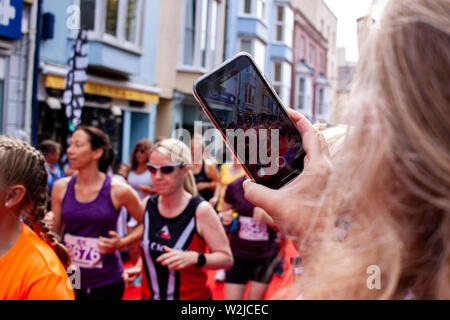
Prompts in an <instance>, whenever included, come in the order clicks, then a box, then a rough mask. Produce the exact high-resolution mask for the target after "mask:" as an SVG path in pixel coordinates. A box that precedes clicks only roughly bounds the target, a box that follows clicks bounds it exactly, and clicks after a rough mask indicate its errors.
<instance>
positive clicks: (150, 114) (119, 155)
mask: <svg viewBox="0 0 450 320" xmlns="http://www.w3.org/2000/svg"><path fill="white" fill-rule="evenodd" d="M61 73H63V71H62V70H60V71H59V74H58V72H56V70H55V69H52V68H51V67H48V66H47V67H44V68H43V70H42V73H41V79H40V81H41V86H40V87H41V90H40V93H39V100H40V103H39V123H38V132H37V136H38V141H42V140H43V139H52V140H55V141H58V142H59V143H61V144H62V145H63V147H64V149H65V147H67V137H68V135H69V131H68V121H67V118H66V116H65V111H64V105H63V104H62V103H61V100H62V93H63V90H64V88H65V79H64V76H62V74H61ZM84 92H85V106H84V107H83V112H82V117H81V123H82V125H91V126H94V127H97V128H99V129H101V130H102V131H104V132H105V133H106V134H107V135H108V136H109V137H110V140H111V143H112V147H113V149H114V151H115V162H117V163H119V162H128V156H129V152H130V150H131V149H132V148H133V146H134V143H135V142H136V141H138V140H140V139H142V138H148V139H150V140H154V127H155V123H154V119H155V114H154V113H155V112H156V105H157V104H158V102H159V91H158V89H157V88H153V87H148V86H143V85H139V84H135V83H131V82H129V81H114V80H108V79H105V78H100V77H97V76H91V75H88V81H87V82H86V84H85V88H84Z"/></svg>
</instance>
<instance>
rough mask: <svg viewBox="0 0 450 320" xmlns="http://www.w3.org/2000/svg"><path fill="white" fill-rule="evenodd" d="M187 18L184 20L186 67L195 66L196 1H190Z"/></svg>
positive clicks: (188, 2)
mask: <svg viewBox="0 0 450 320" xmlns="http://www.w3.org/2000/svg"><path fill="white" fill-rule="evenodd" d="M185 12H186V16H185V19H184V59H183V63H184V64H186V65H192V64H194V46H195V14H196V1H195V0H188V1H187V5H186V11H185Z"/></svg>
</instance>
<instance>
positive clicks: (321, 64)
mask: <svg viewBox="0 0 450 320" xmlns="http://www.w3.org/2000/svg"><path fill="white" fill-rule="evenodd" d="M319 63H320V73H323V74H324V75H325V59H324V54H323V52H320V60H319Z"/></svg>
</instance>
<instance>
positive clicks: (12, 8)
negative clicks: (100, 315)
mask: <svg viewBox="0 0 450 320" xmlns="http://www.w3.org/2000/svg"><path fill="white" fill-rule="evenodd" d="M0 3H1V5H2V6H3V7H4V8H2V12H8V14H3V15H0V16H1V17H2V18H1V19H0V132H1V133H4V134H12V135H16V136H21V137H22V138H23V139H26V140H30V141H32V142H33V143H38V142H39V141H41V140H42V139H47V138H50V139H53V140H56V141H59V142H61V143H62V144H63V145H64V144H65V143H66V141H65V138H66V137H67V135H68V128H67V121H66V119H65V112H64V105H63V104H62V93H63V90H64V88H65V75H66V74H67V61H68V58H69V54H70V51H71V47H72V45H73V43H74V40H75V38H76V36H77V34H78V26H79V25H81V26H82V27H83V28H86V29H87V30H88V41H89V44H88V47H89V53H88V55H89V66H88V69H87V74H88V76H87V82H86V85H85V106H84V109H83V115H82V122H83V123H84V124H89V125H94V126H96V127H99V128H101V129H103V130H104V131H105V132H107V133H108V135H109V136H110V137H111V140H112V142H113V146H114V148H115V150H117V151H118V153H119V154H120V159H121V161H123V162H127V160H128V155H129V152H130V150H131V149H132V148H133V146H134V143H135V142H136V141H137V140H139V139H141V138H143V137H147V138H149V139H150V140H152V141H154V140H155V139H157V138H161V137H168V136H170V135H171V133H172V132H173V131H174V130H175V129H178V128H184V129H187V130H189V131H193V128H194V121H197V120H202V121H203V122H204V124H205V125H206V126H209V125H210V124H209V121H208V120H207V118H206V116H205V115H204V113H203V111H202V110H201V108H200V106H199V105H198V103H197V102H196V101H195V99H194V97H193V95H192V85H193V83H194V82H195V80H196V79H197V78H198V77H200V76H201V75H202V74H204V73H205V72H208V71H209V70H211V69H212V68H214V67H216V66H218V65H219V64H220V63H222V62H223V61H224V60H226V59H228V58H230V57H232V56H233V55H234V54H236V53H237V52H240V51H246V52H249V53H250V54H252V55H253V57H254V58H255V61H256V62H257V64H258V66H259V67H260V69H262V70H263V72H264V73H265V75H266V76H267V78H268V79H269V80H270V81H271V83H272V85H273V86H274V89H275V90H276V91H277V93H278V94H279V96H280V98H281V100H282V101H283V102H284V104H285V105H286V106H290V107H292V108H295V109H297V110H299V111H301V112H303V113H304V114H306V115H307V116H308V117H309V118H311V119H312V120H314V121H315V120H320V121H327V122H331V123H334V122H336V120H335V114H336V112H337V111H336V110H335V108H334V99H335V97H336V94H337V89H338V81H337V80H338V53H337V50H336V29H337V18H336V16H334V14H333V13H332V12H331V11H330V9H329V8H328V7H327V6H326V5H325V3H324V2H323V0H5V1H1V2H0ZM8 19H9V21H6V20H8ZM36 39H38V40H36Z"/></svg>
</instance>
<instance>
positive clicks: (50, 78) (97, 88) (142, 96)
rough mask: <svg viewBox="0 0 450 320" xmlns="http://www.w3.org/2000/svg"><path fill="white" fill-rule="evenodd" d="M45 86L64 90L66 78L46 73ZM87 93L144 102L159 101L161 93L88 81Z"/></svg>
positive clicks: (86, 85) (85, 89) (85, 90)
mask: <svg viewBox="0 0 450 320" xmlns="http://www.w3.org/2000/svg"><path fill="white" fill-rule="evenodd" d="M45 86H46V87H47V88H51V89H57V90H64V89H65V78H64V77H62V76H57V75H52V74H47V75H45ZM84 92H85V93H86V94H93V95H98V96H105V97H110V98H115V99H123V100H132V101H139V102H144V103H159V95H157V94H154V93H150V92H144V91H139V90H135V89H128V88H120V87H115V86H111V85H106V84H101V83H95V82H91V81H89V80H88V81H87V82H86V84H85V86H84Z"/></svg>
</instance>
